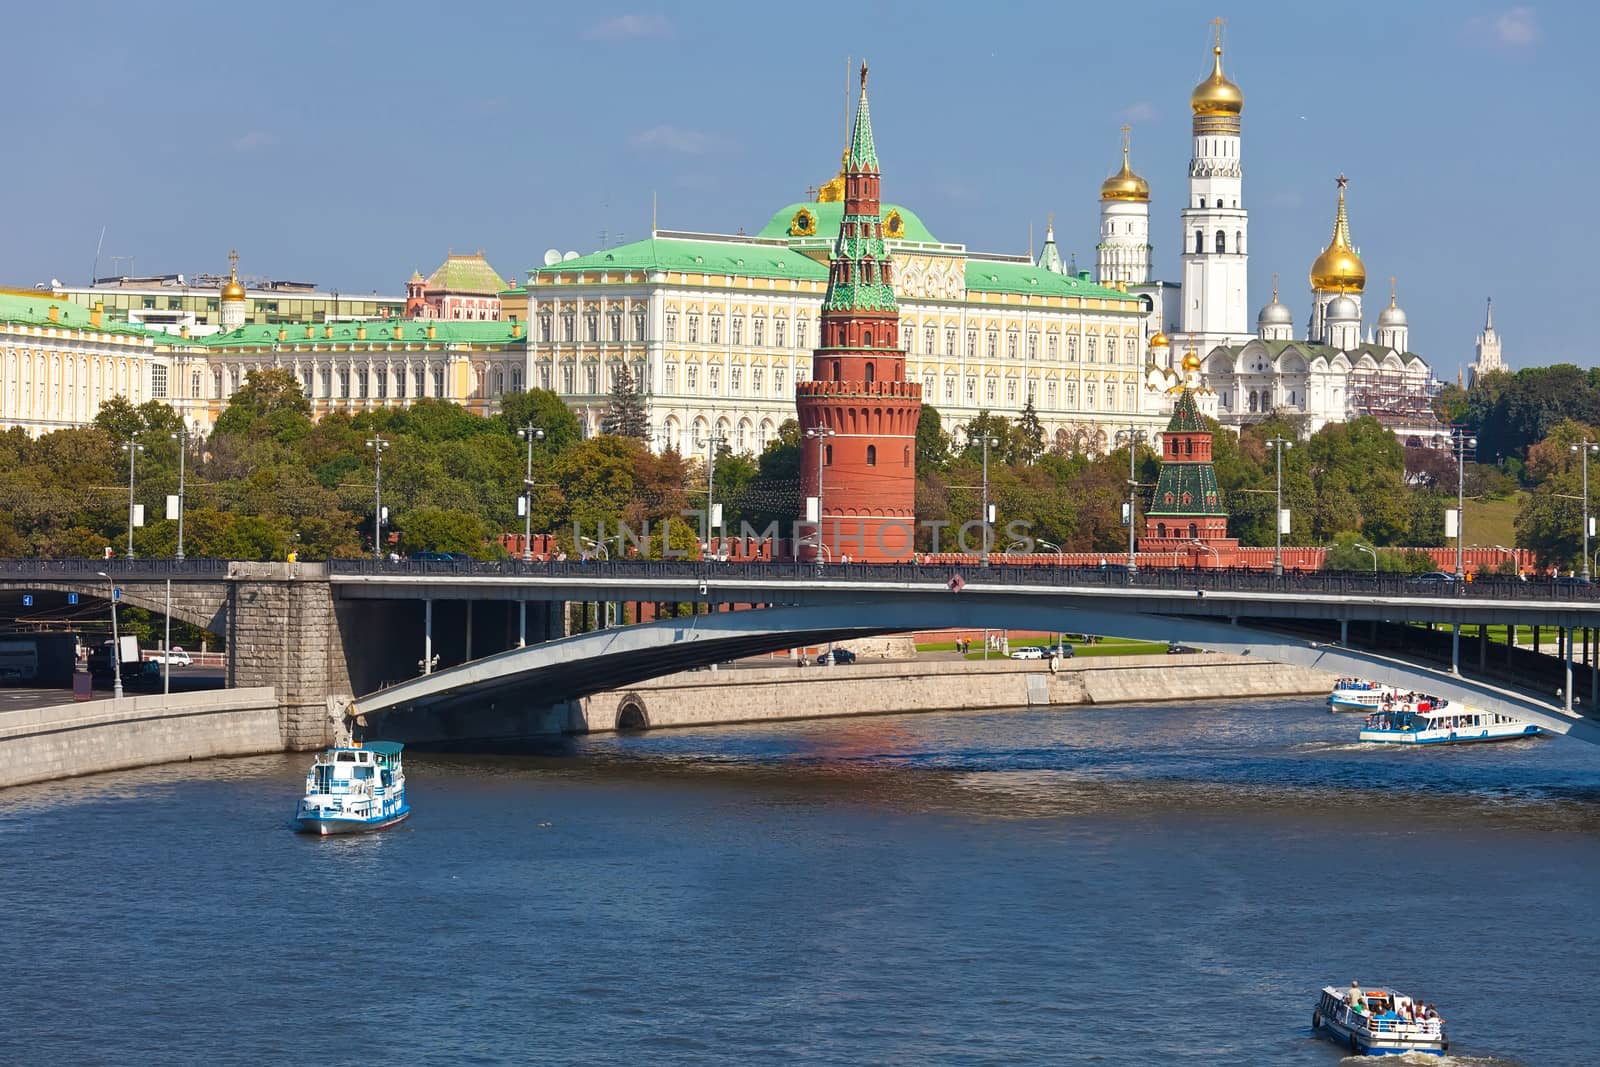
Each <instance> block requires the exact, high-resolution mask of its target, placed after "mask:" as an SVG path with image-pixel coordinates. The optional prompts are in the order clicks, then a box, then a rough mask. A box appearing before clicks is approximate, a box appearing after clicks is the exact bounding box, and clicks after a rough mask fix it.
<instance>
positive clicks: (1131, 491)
mask: <svg viewBox="0 0 1600 1067" xmlns="http://www.w3.org/2000/svg"><path fill="white" fill-rule="evenodd" d="M1144 439H1145V432H1144V431H1143V430H1141V429H1139V428H1138V427H1135V426H1129V427H1128V428H1127V429H1126V430H1118V431H1117V440H1118V441H1123V440H1126V441H1127V442H1128V573H1129V574H1137V573H1139V563H1138V560H1137V558H1136V557H1135V555H1134V536H1135V525H1134V514H1133V512H1134V506H1135V501H1137V500H1138V496H1139V478H1138V476H1137V474H1136V473H1135V472H1134V462H1135V460H1136V458H1137V456H1138V454H1139V442H1140V441H1143V440H1144Z"/></svg>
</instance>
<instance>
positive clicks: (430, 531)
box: [397, 507, 495, 558]
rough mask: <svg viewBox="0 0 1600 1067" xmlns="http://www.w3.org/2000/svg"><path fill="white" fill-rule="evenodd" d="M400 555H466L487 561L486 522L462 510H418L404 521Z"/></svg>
mask: <svg viewBox="0 0 1600 1067" xmlns="http://www.w3.org/2000/svg"><path fill="white" fill-rule="evenodd" d="M397 525H398V526H399V528H400V551H402V552H405V553H407V554H409V553H412V552H465V553H467V554H469V555H472V556H475V557H478V558H486V557H490V556H493V555H494V554H495V553H494V552H492V551H490V550H489V549H488V544H489V541H488V538H487V537H486V535H485V529H484V524H483V518H482V517H481V516H480V515H478V514H476V513H475V512H471V511H464V510H462V509H459V508H433V507H424V508H417V509H416V510H415V511H411V512H407V513H405V514H404V515H402V516H401V517H400V521H399V523H398V524H397Z"/></svg>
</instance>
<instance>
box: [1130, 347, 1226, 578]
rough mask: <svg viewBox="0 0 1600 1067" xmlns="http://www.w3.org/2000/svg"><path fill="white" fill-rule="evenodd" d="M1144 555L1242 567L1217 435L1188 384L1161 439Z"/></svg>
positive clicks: (1191, 361) (1190, 361) (1191, 364)
mask: <svg viewBox="0 0 1600 1067" xmlns="http://www.w3.org/2000/svg"><path fill="white" fill-rule="evenodd" d="M1199 363H1200V361H1199V360H1198V359H1196V358H1195V356H1194V353H1192V352H1191V353H1190V354H1189V355H1188V356H1187V357H1185V359H1184V361H1183V365H1184V369H1185V370H1186V371H1189V372H1191V373H1192V372H1193V371H1195V370H1198V368H1199ZM1139 550H1140V551H1141V552H1182V553H1185V554H1186V555H1188V556H1190V557H1191V559H1192V560H1193V562H1194V564H1195V565H1196V566H1199V567H1231V566H1233V564H1234V563H1236V562H1237V561H1238V554H1239V541H1238V539H1237V538H1233V537H1229V536H1228V510H1227V508H1225V507H1224V506H1223V503H1222V490H1221V489H1220V488H1219V487H1218V486H1217V472H1216V468H1214V467H1213V466H1212V465H1211V431H1210V430H1208V429H1207V428H1206V424H1205V423H1203V422H1201V421H1200V412H1199V409H1197V408H1196V407H1195V402H1194V394H1193V393H1191V392H1190V391H1189V386H1188V384H1187V383H1185V385H1184V386H1183V391H1182V392H1181V393H1179V394H1178V400H1177V403H1175V404H1174V405H1173V407H1172V420H1171V421H1170V422H1168V423H1167V432H1166V433H1164V434H1162V435H1161V476H1160V477H1159V478H1158V479H1156V490H1155V493H1154V494H1153V495H1152V496H1151V499H1150V507H1149V510H1147V511H1146V512H1145V517H1144V536H1143V537H1141V538H1140V539H1139Z"/></svg>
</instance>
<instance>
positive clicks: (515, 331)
mask: <svg viewBox="0 0 1600 1067" xmlns="http://www.w3.org/2000/svg"><path fill="white" fill-rule="evenodd" d="M511 336H512V337H521V336H522V323H520V322H518V321H517V317H516V316H515V315H513V316H511Z"/></svg>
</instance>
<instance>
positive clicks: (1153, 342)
mask: <svg viewBox="0 0 1600 1067" xmlns="http://www.w3.org/2000/svg"><path fill="white" fill-rule="evenodd" d="M1171 343H1172V342H1171V341H1168V340H1167V335H1166V334H1164V333H1162V332H1161V331H1160V330H1157V331H1156V334H1155V336H1154V337H1152V338H1150V347H1151V348H1166V347H1167V346H1168V345H1169V344H1171Z"/></svg>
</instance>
